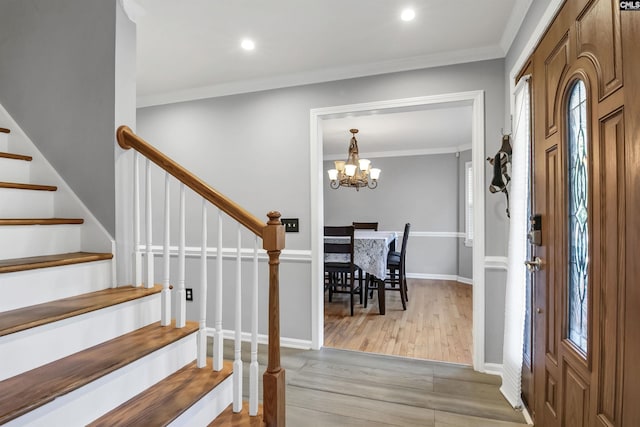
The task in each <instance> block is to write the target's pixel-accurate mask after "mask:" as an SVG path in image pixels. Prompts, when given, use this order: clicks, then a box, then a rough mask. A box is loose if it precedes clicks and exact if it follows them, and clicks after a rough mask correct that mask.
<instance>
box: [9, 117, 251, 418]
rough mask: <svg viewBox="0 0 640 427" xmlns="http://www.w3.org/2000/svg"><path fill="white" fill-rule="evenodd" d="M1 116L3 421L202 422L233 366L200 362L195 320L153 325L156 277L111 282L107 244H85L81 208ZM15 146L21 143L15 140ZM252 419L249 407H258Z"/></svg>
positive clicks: (224, 397)
mask: <svg viewBox="0 0 640 427" xmlns="http://www.w3.org/2000/svg"><path fill="white" fill-rule="evenodd" d="M9 134H10V131H9V130H8V129H4V128H0V292H2V295H3V297H2V299H0V355H2V362H3V363H2V366H1V367H0V425H7V426H24V425H28V426H58V425H59V426H62V425H64V426H83V425H92V426H114V425H119V426H120V425H131V426H134V425H135V426H139V425H145V426H164V425H169V424H170V423H174V424H173V425H188V426H198V425H203V426H206V425H209V424H210V423H212V422H213V421H214V420H215V419H216V417H217V416H218V415H219V414H220V413H221V412H223V411H224V410H225V408H227V407H228V405H229V404H230V403H231V399H232V377H233V373H232V367H231V364H230V363H228V362H225V364H224V368H223V369H222V370H220V371H217V372H214V371H213V370H212V369H211V364H212V360H211V359H209V360H208V364H209V367H208V368H197V367H196V366H195V362H194V360H195V359H196V338H197V337H196V333H197V331H198V324H197V323H195V322H187V323H186V326H185V327H182V328H176V327H175V324H171V325H168V326H161V325H160V322H159V320H160V311H161V302H160V292H161V290H162V287H161V286H154V287H149V288H143V287H132V286H128V287H113V283H114V279H113V277H112V276H113V268H112V262H113V260H112V258H113V255H112V254H111V253H95V252H87V251H84V250H83V243H82V242H83V240H82V232H83V227H84V226H85V224H84V223H83V219H80V218H59V217H57V216H56V207H55V206H56V205H55V197H56V192H57V190H58V188H57V186H56V185H46V184H47V183H44V184H43V183H37V184H34V183H31V182H30V177H31V172H30V169H31V168H32V167H33V166H31V163H36V162H34V161H33V158H32V156H28V155H22V154H19V153H12V152H10V151H12V150H10V149H9V147H10V145H9V144H8V137H9ZM15 151H18V150H15ZM254 420H255V417H254Z"/></svg>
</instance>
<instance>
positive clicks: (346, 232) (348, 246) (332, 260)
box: [324, 225, 362, 316]
mask: <svg viewBox="0 0 640 427" xmlns="http://www.w3.org/2000/svg"><path fill="white" fill-rule="evenodd" d="M353 232H354V228H353V226H352V225H349V226H325V227H324V237H325V242H324V258H325V261H324V286H325V289H326V290H328V291H329V302H332V298H333V294H349V297H350V309H351V315H352V316H353V304H354V303H353V296H354V294H359V295H360V303H361V304H362V287H361V286H360V287H356V286H355V269H356V266H355V264H354V263H353ZM327 237H329V238H330V237H343V238H344V237H346V239H343V240H342V239H341V240H333V241H332V240H330V239H329V241H327Z"/></svg>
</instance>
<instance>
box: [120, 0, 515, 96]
mask: <svg viewBox="0 0 640 427" xmlns="http://www.w3.org/2000/svg"><path fill="white" fill-rule="evenodd" d="M122 1H126V0H122ZM504 55H505V54H504V51H503V50H502V48H501V47H500V46H498V45H493V46H486V47H481V48H475V49H463V50H457V51H451V52H440V53H436V54H432V55H424V56H416V57H411V58H402V59H397V60H390V61H382V62H376V63H370V64H359V65H351V66H347V67H338V68H327V69H321V70H314V71H306V72H301V73H293V74H287V75H280V76H273V77H267V78H263V79H253V80H243V81H237V82H229V83H221V84H216V85H211V86H203V87H199V88H192V89H184V90H176V91H170V92H163V93H154V94H146V95H139V96H138V101H137V104H138V108H142V107H151V106H154V105H164V104H172V103H176V102H184V101H193V100H197V99H206V98H215V97H219V96H226V95H236V94H241V93H249V92H259V91H263V90H270V89H279V88H284V87H291V86H301V85H306V84H314V83H324V82H329V81H336V80H345V79H351V78H356V77H365V76H373V75H378V74H387V73H395V72H400V71H411V70H418V69H421V68H432V67H440V66H445V65H454V64H462V63H466V62H476V61H484V60H490V59H496V58H504Z"/></svg>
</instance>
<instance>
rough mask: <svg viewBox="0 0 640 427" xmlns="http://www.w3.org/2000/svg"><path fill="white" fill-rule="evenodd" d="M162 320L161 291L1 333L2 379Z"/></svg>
mask: <svg viewBox="0 0 640 427" xmlns="http://www.w3.org/2000/svg"><path fill="white" fill-rule="evenodd" d="M159 320H160V294H154V295H151V296H148V297H146V298H141V299H138V300H135V301H129V302H126V303H123V304H118V305H116V306H112V307H107V308H104V309H102V310H97V311H93V312H90V313H85V314H83V315H80V316H75V317H72V318H69V319H64V320H61V321H60V322H54V323H50V324H48V325H43V326H40V327H37V328H31V329H27V330H25V331H22V332H17V333H15V334H10V335H6V336H4V337H0V346H2V353H3V356H2V359H3V363H2V365H0V380H3V379H6V378H10V377H12V376H15V375H18V374H20V373H22V372H25V371H28V370H30V369H33V368H36V367H38V366H42V365H44V364H47V363H49V362H52V361H54V360H56V359H60V358H62V357H65V356H68V355H70V354H73V353H76V352H78V351H81V350H84V349H85V348H88V347H92V346H94V345H97V344H100V343H101V342H104V341H107V340H110V339H112V338H115V337H117V336H119V335H122V334H126V333H128V332H131V331H134V330H136V329H139V328H141V327H143V326H146V325H149V324H151V323H153V322H157V321H159ZM194 351H195V345H194ZM52 425H55V424H52Z"/></svg>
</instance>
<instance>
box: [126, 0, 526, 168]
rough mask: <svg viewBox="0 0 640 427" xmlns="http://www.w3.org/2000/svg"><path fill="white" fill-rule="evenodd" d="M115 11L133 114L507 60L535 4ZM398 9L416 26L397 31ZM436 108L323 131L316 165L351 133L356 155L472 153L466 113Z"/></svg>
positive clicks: (311, 1) (377, 3)
mask: <svg viewBox="0 0 640 427" xmlns="http://www.w3.org/2000/svg"><path fill="white" fill-rule="evenodd" d="M122 1H123V2H124V4H125V6H127V5H128V9H129V10H134V11H135V12H136V13H134V15H136V17H135V20H136V21H137V24H138V26H137V28H138V46H137V57H138V64H137V67H138V75H137V90H138V105H139V106H146V105H156V104H163V103H168V102H176V101H182V100H188V99H197V98H206V97H212V96H220V95H228V94H233V93H243V92H250V91H256V90H264V89H272V88H277V87H285V86H291V85H298V84H307V83H315V82H321V81H330V80H338V79H344V78H350V77H358V76H364V75H373V74H381V73H386V72H393V71H402V70H410V69H418V68H424V67H429V66H437V65H445V64H453V63H463V62H469V61H477V60H483V59H492V58H500V57H504V56H505V54H506V51H507V50H508V48H509V46H510V44H511V43H512V41H513V38H514V36H515V34H516V31H517V29H518V27H519V26H520V24H521V23H522V19H523V18H524V15H525V14H526V11H527V10H528V8H529V5H530V4H531V2H532V0H450V1H445V0H406V1H405V0H403V1H398V0H268V1H267V0H180V1H176V0H122ZM405 7H412V8H413V9H415V11H416V18H415V20H413V21H411V22H403V21H401V20H400V19H399V15H400V12H401V11H402V9H404V8H405ZM244 37H250V38H252V39H253V40H254V41H255V43H256V48H255V50H254V51H251V52H246V51H244V50H243V49H241V48H240V41H241V39H242V38H244ZM441 107H445V108H428V109H425V110H424V111H412V112H401V113H398V112H395V113H394V114H387V115H375V116H369V117H367V116H361V117H357V118H354V117H351V118H345V117H342V118H335V119H332V120H326V121H325V123H324V133H325V141H324V149H325V154H327V155H329V156H331V155H337V154H344V155H346V150H347V144H348V140H349V137H350V134H349V129H350V128H353V127H355V128H359V129H360V131H361V132H360V133H359V135H358V141H359V145H360V152H361V153H363V154H366V153H367V152H370V153H371V152H374V153H375V152H380V151H397V150H405V151H407V150H418V149H438V148H440V147H445V146H446V147H455V146H459V145H461V144H464V143H461V142H460V141H470V135H471V129H470V126H471V124H470V107H468V106H460V105H458V106H451V105H445V106H441ZM465 108H466V109H469V111H468V112H466V113H465V112H464V111H463V110H464V109H465ZM463 114H466V115H467V117H469V119H468V126H467V125H460V123H461V121H460V117H462V115H463ZM383 142H384V144H383Z"/></svg>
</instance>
